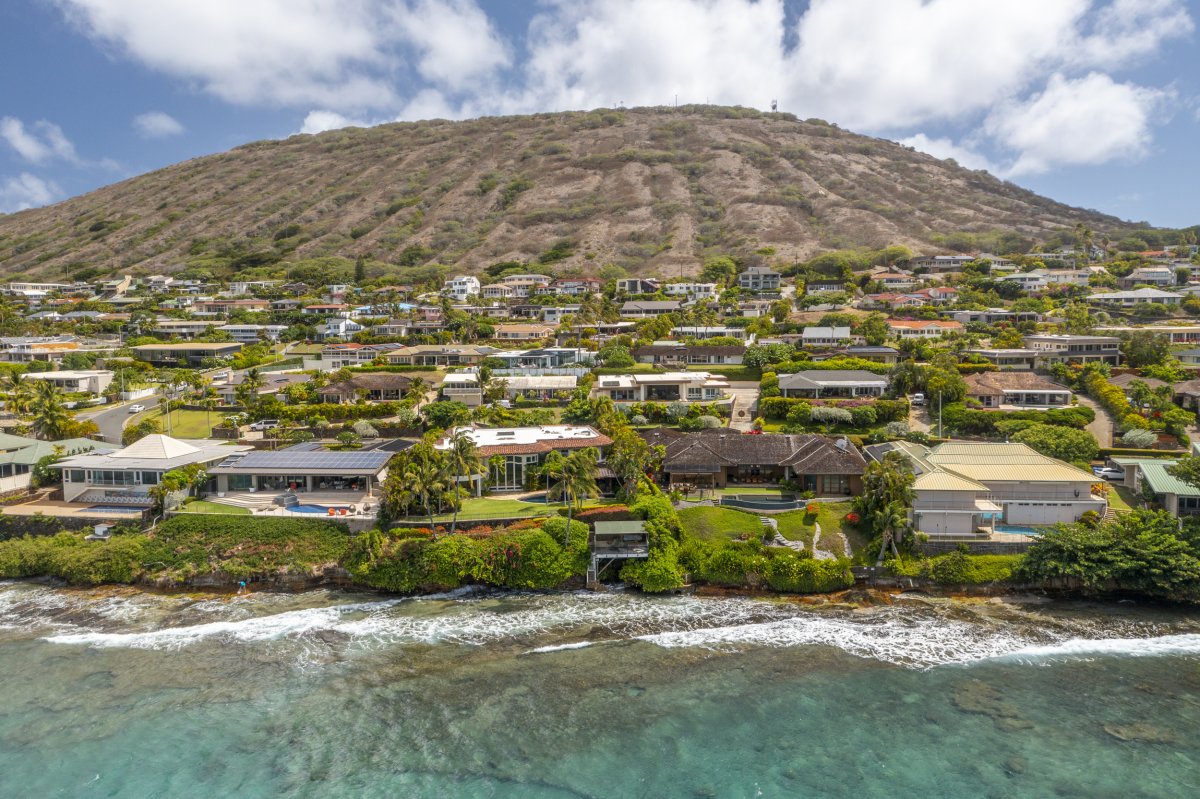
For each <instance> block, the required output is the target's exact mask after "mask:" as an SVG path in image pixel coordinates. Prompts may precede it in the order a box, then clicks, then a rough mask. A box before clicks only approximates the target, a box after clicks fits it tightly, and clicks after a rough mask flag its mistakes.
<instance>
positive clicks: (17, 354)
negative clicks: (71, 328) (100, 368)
mask: <svg viewBox="0 0 1200 799" xmlns="http://www.w3.org/2000/svg"><path fill="white" fill-rule="evenodd" d="M79 349H80V348H79V342H78V341H77V340H76V338H75V337H74V336H17V337H11V338H10V337H3V338H0V360H3V361H7V362H8V363H32V362H34V361H44V362H45V363H59V362H61V361H62V359H63V357H64V356H66V355H69V354H70V353H73V352H79Z"/></svg>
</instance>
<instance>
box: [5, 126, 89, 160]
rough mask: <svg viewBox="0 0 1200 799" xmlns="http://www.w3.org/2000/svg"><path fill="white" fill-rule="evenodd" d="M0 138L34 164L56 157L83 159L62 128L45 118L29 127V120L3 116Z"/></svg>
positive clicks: (59, 158)
mask: <svg viewBox="0 0 1200 799" xmlns="http://www.w3.org/2000/svg"><path fill="white" fill-rule="evenodd" d="M0 138H3V139H4V141H5V142H7V143H8V146H10V147H12V148H13V149H14V150H16V152H17V155H19V156H21V158H23V159H25V160H26V161H28V162H30V163H32V164H44V163H47V162H49V161H54V160H63V161H68V162H70V163H75V164H77V163H79V156H78V154H77V153H76V152H75V145H73V144H71V142H70V140H68V139H67V137H66V136H65V135H64V134H63V132H62V128H60V127H59V126H58V125H55V124H54V123H52V122H47V121H46V120H44V119H42V120H39V121H37V122H34V123H33V125H31V126H30V127H28V128H26V127H25V123H24V122H22V121H21V120H19V119H17V118H15V117H3V118H0Z"/></svg>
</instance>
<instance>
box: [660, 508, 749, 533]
mask: <svg viewBox="0 0 1200 799" xmlns="http://www.w3.org/2000/svg"><path fill="white" fill-rule="evenodd" d="M679 521H680V522H682V523H683V529H684V532H686V533H688V534H689V535H693V536H695V537H696V538H701V539H704V540H706V541H712V540H716V539H720V538H727V539H738V538H744V537H746V536H747V535H750V536H756V535H761V534H762V523H761V522H759V520H758V517H757V516H755V515H754V514H752V513H747V512H746V511H741V510H734V509H733V508H719V507H714V506H703V507H699V508H684V509H683V510H681V511H679Z"/></svg>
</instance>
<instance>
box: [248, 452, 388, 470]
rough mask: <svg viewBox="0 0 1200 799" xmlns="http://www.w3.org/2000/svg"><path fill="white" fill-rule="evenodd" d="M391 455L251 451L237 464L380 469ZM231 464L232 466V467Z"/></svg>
mask: <svg viewBox="0 0 1200 799" xmlns="http://www.w3.org/2000/svg"><path fill="white" fill-rule="evenodd" d="M391 457H392V454H391V453H390V452H329V451H327V450H320V451H315V452H296V451H293V450H279V451H278V452H251V453H248V454H247V455H246V457H244V458H242V459H241V460H240V461H238V462H237V464H236V465H237V467H238V468H239V469H247V470H253V469H296V470H303V469H371V470H374V469H379V468H380V467H382V466H385V465H386V464H387V462H388V461H389V460H391ZM231 465H232V464H231Z"/></svg>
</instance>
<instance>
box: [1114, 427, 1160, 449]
mask: <svg viewBox="0 0 1200 799" xmlns="http://www.w3.org/2000/svg"><path fill="white" fill-rule="evenodd" d="M1157 442H1158V434H1156V433H1153V432H1151V431H1149V430H1137V429H1134V430H1129V431H1127V432H1126V433H1125V435H1123V436H1121V443H1122V444H1124V445H1125V446H1127V447H1133V448H1134V449H1146V448H1147V447H1152V446H1154V445H1155V443H1157Z"/></svg>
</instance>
